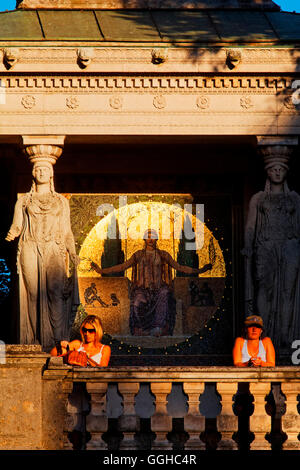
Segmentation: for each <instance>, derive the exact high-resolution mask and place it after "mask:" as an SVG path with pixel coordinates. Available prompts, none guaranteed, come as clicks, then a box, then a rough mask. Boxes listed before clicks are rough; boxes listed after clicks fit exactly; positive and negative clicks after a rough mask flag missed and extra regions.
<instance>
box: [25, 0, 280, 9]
mask: <svg viewBox="0 0 300 470" xmlns="http://www.w3.org/2000/svg"><path fill="white" fill-rule="evenodd" d="M17 6H18V8H22V9H33V8H51V9H77V8H78V9H83V10H91V9H94V8H96V9H97V8H99V9H102V10H116V9H135V8H143V9H169V8H176V9H182V10H189V9H214V8H221V9H243V10H245V9H253V8H254V9H268V10H277V11H278V10H280V8H279V7H278V6H277V5H276V4H275V3H274V2H273V1H272V0H17Z"/></svg>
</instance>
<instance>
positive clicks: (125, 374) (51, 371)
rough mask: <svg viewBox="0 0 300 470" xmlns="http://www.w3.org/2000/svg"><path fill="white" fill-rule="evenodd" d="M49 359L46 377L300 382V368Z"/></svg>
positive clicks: (95, 379) (83, 380)
mask: <svg viewBox="0 0 300 470" xmlns="http://www.w3.org/2000/svg"><path fill="white" fill-rule="evenodd" d="M57 369H58V366H57V364H55V365H54V367H53V363H52V358H51V360H50V362H49V365H48V368H47V370H45V371H44V373H43V379H46V380H56V379H57V373H58V372H60V374H59V375H60V376H61V377H62V375H63V371H64V372H65V378H68V380H72V381H75V382H77V381H79V382H80V381H82V382H86V381H91V382H135V381H137V382H143V381H144V382H145V381H146V382H165V381H172V382H224V383H226V382H227V383H232V382H268V383H269V382H299V377H300V375H299V372H300V367H293V366H292V367H290V366H286V367H266V368H262V369H258V370H254V369H253V368H238V367H215V366H209V367H202V366H188V367H187V366H181V367H169V366H156V367H153V366H151V367H145V366H143V367H140V366H131V367H126V366H122V367H107V368H103V369H93V368H84V367H72V371H71V370H70V366H66V365H64V366H61V367H60V371H58V370H57Z"/></svg>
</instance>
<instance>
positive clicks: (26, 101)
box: [21, 95, 35, 109]
mask: <svg viewBox="0 0 300 470" xmlns="http://www.w3.org/2000/svg"><path fill="white" fill-rule="evenodd" d="M21 104H22V105H23V106H24V108H25V109H32V108H33V107H34V106H35V97H34V96H32V95H25V96H23V98H22V100H21Z"/></svg>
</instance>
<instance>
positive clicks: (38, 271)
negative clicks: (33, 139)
mask: <svg viewBox="0 0 300 470" xmlns="http://www.w3.org/2000/svg"><path fill="white" fill-rule="evenodd" d="M26 150H27V151H28V152H31V154H32V155H31V161H32V162H33V163H34V165H33V171H32V176H33V183H32V187H31V190H30V192H28V193H26V194H24V195H22V196H21V197H20V198H19V199H18V200H17V202H16V205H15V211H14V218H13V223H12V225H11V227H10V230H9V232H8V234H7V237H6V240H7V241H11V240H14V239H15V238H17V237H19V243H18V255H17V267H18V273H19V289H20V292H19V295H20V343H21V344H41V345H42V347H43V350H44V351H49V350H50V349H51V348H53V346H54V345H55V343H57V342H59V341H62V340H67V341H68V340H69V339H70V338H69V336H70V330H71V326H72V324H73V321H74V318H75V315H76V311H77V307H78V305H79V295H78V285H77V275H76V265H77V264H78V261H77V260H78V257H77V255H76V251H75V242H74V237H73V233H72V230H71V223H70V209H69V203H68V200H67V199H66V198H65V197H64V196H62V195H60V194H58V193H57V192H55V190H54V183H53V163H55V161H56V158H57V157H58V156H60V154H61V152H62V149H61V148H60V147H56V146H48V145H47V146H46V145H45V146H43V145H37V146H32V147H31V148H30V149H26ZM69 264H70V265H71V266H72V267H73V274H72V275H69V266H68V265H69Z"/></svg>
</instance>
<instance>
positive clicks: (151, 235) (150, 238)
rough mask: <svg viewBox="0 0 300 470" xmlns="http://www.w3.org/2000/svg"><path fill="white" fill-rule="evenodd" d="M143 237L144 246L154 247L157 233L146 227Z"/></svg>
mask: <svg viewBox="0 0 300 470" xmlns="http://www.w3.org/2000/svg"><path fill="white" fill-rule="evenodd" d="M143 239H144V240H145V245H146V246H153V247H156V243H157V240H158V234H157V232H156V230H154V229H151V228H149V229H147V230H146V231H145V233H144V236H143Z"/></svg>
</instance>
